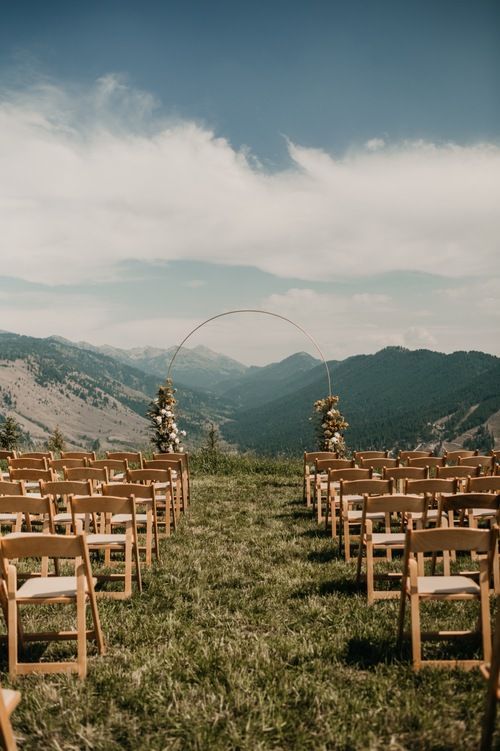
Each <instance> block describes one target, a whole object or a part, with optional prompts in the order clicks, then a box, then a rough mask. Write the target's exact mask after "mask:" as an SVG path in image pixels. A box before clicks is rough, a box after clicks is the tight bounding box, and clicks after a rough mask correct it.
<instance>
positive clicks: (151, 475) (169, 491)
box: [127, 469, 177, 537]
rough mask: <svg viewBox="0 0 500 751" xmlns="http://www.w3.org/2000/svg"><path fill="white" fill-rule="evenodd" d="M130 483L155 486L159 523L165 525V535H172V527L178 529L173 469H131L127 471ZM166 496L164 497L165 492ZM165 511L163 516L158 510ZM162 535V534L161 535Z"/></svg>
mask: <svg viewBox="0 0 500 751" xmlns="http://www.w3.org/2000/svg"><path fill="white" fill-rule="evenodd" d="M127 481H128V482H129V483H134V484H135V483H139V484H141V485H142V484H144V485H154V486H155V499H156V510H157V524H158V526H160V525H163V526H164V527H165V533H164V535H165V537H169V536H170V532H171V527H172V526H173V528H174V531H175V530H176V529H177V509H176V502H175V497H174V492H173V486H174V481H173V479H172V470H171V469H129V471H128V472H127ZM162 491H164V492H165V496H164V497H163V492H162ZM159 510H162V511H163V512H164V516H163V518H162V517H161V516H160V515H159V514H158V511H159ZM159 536H161V535H159Z"/></svg>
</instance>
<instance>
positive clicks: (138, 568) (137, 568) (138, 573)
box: [132, 539, 142, 593]
mask: <svg viewBox="0 0 500 751" xmlns="http://www.w3.org/2000/svg"><path fill="white" fill-rule="evenodd" d="M132 547H133V549H134V558H135V578H136V582H137V589H138V590H139V593H142V575H141V559H140V556H139V545H138V541H137V539H136V540H135V542H134V543H133V545H132Z"/></svg>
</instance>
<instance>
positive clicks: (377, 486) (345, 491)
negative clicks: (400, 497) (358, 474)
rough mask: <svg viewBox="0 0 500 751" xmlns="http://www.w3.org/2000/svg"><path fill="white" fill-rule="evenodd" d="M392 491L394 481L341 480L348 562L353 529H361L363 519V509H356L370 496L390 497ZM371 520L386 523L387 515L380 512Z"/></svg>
mask: <svg viewBox="0 0 500 751" xmlns="http://www.w3.org/2000/svg"><path fill="white" fill-rule="evenodd" d="M392 489H393V485H392V480H373V479H371V480H341V482H340V513H341V524H342V526H343V532H344V557H345V560H346V561H350V560H351V527H353V526H356V527H360V526H361V520H362V517H363V511H362V508H355V507H359V506H361V507H362V505H363V501H364V499H365V497H366V496H368V495H389V494H392ZM369 518H371V519H374V520H375V519H376V520H377V521H384V519H385V514H384V513H382V512H380V513H377V515H376V516H375V517H372V516H370V517H369Z"/></svg>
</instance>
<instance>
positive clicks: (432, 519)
mask: <svg viewBox="0 0 500 751" xmlns="http://www.w3.org/2000/svg"><path fill="white" fill-rule="evenodd" d="M457 490H458V484H457V480H456V479H455V478H453V477H452V478H450V479H448V480H446V479H444V478H436V477H427V478H424V479H410V478H408V479H407V480H406V482H405V487H404V492H405V493H407V494H409V495H423V496H425V497H426V499H427V512H426V518H427V524H431V523H434V524H436V525H437V526H441V522H440V519H441V511H440V510H439V501H440V499H441V497H442V496H443V494H444V493H448V494H455V493H456V492H457Z"/></svg>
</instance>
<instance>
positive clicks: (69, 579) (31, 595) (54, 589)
mask: <svg viewBox="0 0 500 751" xmlns="http://www.w3.org/2000/svg"><path fill="white" fill-rule="evenodd" d="M96 582H97V579H94V583H96ZM85 590H87V582H85ZM48 597H76V576H39V577H36V578H34V579H27V580H26V581H25V582H24V584H22V585H21V586H20V587H19V589H18V590H17V599H19V600H20V599H23V600H37V599H40V600H41V599H45V598H48Z"/></svg>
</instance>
